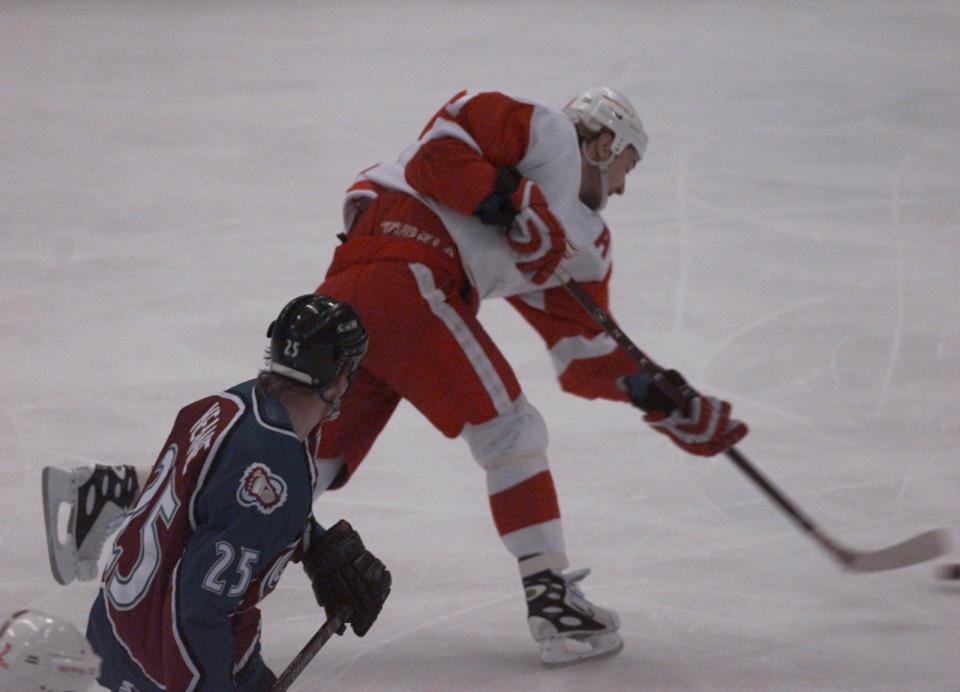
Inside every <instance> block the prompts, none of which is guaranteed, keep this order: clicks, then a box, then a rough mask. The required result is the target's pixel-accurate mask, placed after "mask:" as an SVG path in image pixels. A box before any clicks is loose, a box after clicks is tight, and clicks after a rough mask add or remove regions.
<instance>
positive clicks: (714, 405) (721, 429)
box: [643, 395, 749, 457]
mask: <svg viewBox="0 0 960 692" xmlns="http://www.w3.org/2000/svg"><path fill="white" fill-rule="evenodd" d="M687 408H688V412H687V413H686V414H684V413H683V411H682V410H681V409H680V408H679V407H678V408H675V409H674V410H673V412H672V413H670V414H669V415H668V414H666V413H663V412H662V411H653V412H652V413H648V414H647V415H645V416H644V417H643V420H645V421H646V422H647V423H649V424H650V427H652V428H653V429H654V430H656V431H657V432H661V433H663V434H664V435H667V436H668V437H669V438H670V439H671V440H673V442H674V444H676V445H677V446H678V447H680V448H681V449H682V450H684V451H685V452H689V453H690V454H696V455H697V456H702V457H712V456H714V455H715V454H719V453H720V452H723V451H725V450H727V449H729V448H730V447H732V446H733V445H735V444H737V442H739V441H740V440H742V439H743V438H744V437H746V435H747V433H748V432H749V428H747V426H746V424H745V423H742V422H741V421H738V420H734V419H732V418H730V409H731V407H730V404H729V403H728V402H726V401H720V400H719V399H717V398H716V397H712V396H700V395H698V396H695V397H693V398H692V399H690V401H689V403H688V405H687Z"/></svg>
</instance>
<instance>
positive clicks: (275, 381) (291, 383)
mask: <svg viewBox="0 0 960 692" xmlns="http://www.w3.org/2000/svg"><path fill="white" fill-rule="evenodd" d="M257 386H258V387H260V388H261V389H262V390H263V391H264V392H266V393H267V394H268V395H269V396H271V397H273V398H274V399H277V398H280V397H283V396H291V395H292V396H316V394H317V388H316V387H313V386H311V385H308V384H302V383H300V382H297V381H296V380H291V379H290V378H289V377H284V376H283V375H277V374H276V373H272V372H268V371H266V370H264V371H262V372H261V373H260V374H259V375H258V376H257Z"/></svg>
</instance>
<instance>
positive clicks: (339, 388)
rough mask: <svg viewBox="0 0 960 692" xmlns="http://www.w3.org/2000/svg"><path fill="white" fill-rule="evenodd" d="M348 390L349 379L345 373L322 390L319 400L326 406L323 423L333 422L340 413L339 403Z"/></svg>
mask: <svg viewBox="0 0 960 692" xmlns="http://www.w3.org/2000/svg"><path fill="white" fill-rule="evenodd" d="M348 389H350V378H349V377H348V375H347V373H346V372H341V373H340V374H339V375H338V376H337V379H336V380H334V382H333V384H331V385H330V386H329V387H327V388H326V389H325V390H323V394H322V395H321V398H322V399H323V401H324V403H326V404H327V405H328V411H327V413H326V415H325V416H324V417H323V420H324V421H328V420H333V419H334V418H336V417H337V416H338V415H339V413H340V401H341V400H342V399H343V397H344V396H346V394H347V390H348Z"/></svg>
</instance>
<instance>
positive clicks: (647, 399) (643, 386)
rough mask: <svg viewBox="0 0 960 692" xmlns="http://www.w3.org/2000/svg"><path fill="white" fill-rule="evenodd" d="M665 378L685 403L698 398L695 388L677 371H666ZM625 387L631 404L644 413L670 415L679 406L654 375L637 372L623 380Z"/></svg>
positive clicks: (664, 372)
mask: <svg viewBox="0 0 960 692" xmlns="http://www.w3.org/2000/svg"><path fill="white" fill-rule="evenodd" d="M663 376H664V378H666V380H667V381H668V382H669V383H670V384H671V385H673V386H674V387H675V388H676V389H677V390H679V392H680V393H681V395H682V396H683V400H684V402H686V401H689V400H691V399H693V398H694V397H696V396H697V393H696V392H695V391H694V389H693V387H691V386H690V385H689V384H687V381H686V380H685V379H684V378H683V375H681V374H680V373H679V372H677V371H676V370H664V371H663ZM623 385H624V387H626V389H627V395H628V396H629V397H630V402H631V403H632V404H633V405H634V406H636V407H637V408H638V409H640V410H641V411H643V412H644V413H663V414H665V415H668V416H669V415H670V414H671V413H673V410H674V409H675V408H677V404H676V403H675V402H674V401H673V399H671V398H670V397H669V396H667V394H666V393H665V392H664V391H663V390H662V389H661V388H660V387H659V386H658V385H657V383H656V382H654V380H653V375H651V374H649V373H646V372H637V373H634V374H632V375H627V376H626V377H624V378H623Z"/></svg>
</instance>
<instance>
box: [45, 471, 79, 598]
mask: <svg viewBox="0 0 960 692" xmlns="http://www.w3.org/2000/svg"><path fill="white" fill-rule="evenodd" d="M41 485H42V490H43V522H44V525H45V528H46V533H47V555H48V556H49V558H50V571H51V572H52V573H53V578H54V579H56V581H57V583H59V584H63V585H64V586H65V585H67V584H69V583H70V582H72V581H73V580H74V579H75V578H76V576H77V553H76V550H75V549H74V548H73V546H71V545H68V544H66V543H61V542H60V536H59V534H58V531H57V526H58V523H59V522H58V519H59V516H60V508H61V507H62V506H63V504H64V503H66V504H70V503H71V502H72V501H73V495H74V487H73V474H72V473H71V472H69V471H63V470H61V469H58V468H54V467H53V466H47V467H45V468H44V469H43V476H42V478H41Z"/></svg>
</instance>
